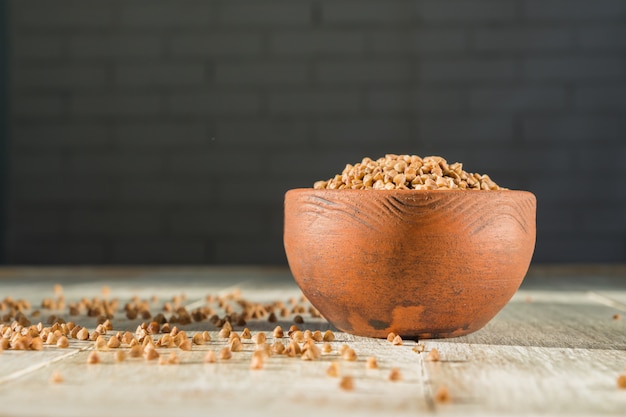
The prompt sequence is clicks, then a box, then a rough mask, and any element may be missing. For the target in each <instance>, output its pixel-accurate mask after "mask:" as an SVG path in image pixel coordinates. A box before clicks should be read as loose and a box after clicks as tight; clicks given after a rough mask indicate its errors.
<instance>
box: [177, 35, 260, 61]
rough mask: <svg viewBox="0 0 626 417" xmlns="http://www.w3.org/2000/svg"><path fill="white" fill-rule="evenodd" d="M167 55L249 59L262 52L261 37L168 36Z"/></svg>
mask: <svg viewBox="0 0 626 417" xmlns="http://www.w3.org/2000/svg"><path fill="white" fill-rule="evenodd" d="M166 48H167V51H168V54H170V55H172V56H175V57H199V58H204V59H206V58H207V57H212V58H214V57H223V56H228V57H239V56H244V57H249V56H255V55H259V54H260V53H261V51H262V43H261V37H260V36H259V35H257V34H250V33H233V34H225V33H219V34H202V35H195V34H194V35H186V34H185V35H170V37H169V38H168V39H167V40H166Z"/></svg>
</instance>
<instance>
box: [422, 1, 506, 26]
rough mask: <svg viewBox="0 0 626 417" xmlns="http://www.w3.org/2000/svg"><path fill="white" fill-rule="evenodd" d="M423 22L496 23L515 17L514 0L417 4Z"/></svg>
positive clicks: (426, 2)
mask: <svg viewBox="0 0 626 417" xmlns="http://www.w3.org/2000/svg"><path fill="white" fill-rule="evenodd" d="M417 7H418V9H419V14H420V16H421V18H422V20H423V21H424V22H433V21H471V22H477V21H497V20H511V19H513V18H515V17H516V9H517V2H516V1H515V0H473V1H465V0H426V1H422V2H420V3H419V4H418V6H417Z"/></svg>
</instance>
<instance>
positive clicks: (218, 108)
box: [168, 92, 260, 116]
mask: <svg viewBox="0 0 626 417" xmlns="http://www.w3.org/2000/svg"><path fill="white" fill-rule="evenodd" d="M168 105H169V107H168V110H169V111H170V112H171V113H172V114H179V115H180V114H186V115H201V116H212V115H216V116H217V115H249V114H255V113H258V111H259V108H260V99H259V96H258V95H256V94H252V93H234V92H233V93H222V92H219V93H217V92H216V93H190V94H172V95H171V96H170V97H169V101H168Z"/></svg>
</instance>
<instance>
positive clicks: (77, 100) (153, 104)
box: [70, 92, 162, 117]
mask: <svg viewBox="0 0 626 417" xmlns="http://www.w3.org/2000/svg"><path fill="white" fill-rule="evenodd" d="M161 109H162V103H161V97H160V95H158V94H152V93H145V94H133V93H124V92H120V93H114V94H107V93H104V94H102V93H101V94H80V95H78V94H77V95H75V96H73V97H72V98H71V101H70V112H71V113H72V114H74V115H80V116H118V117H119V116H147V115H156V114H159V112H160V111H161Z"/></svg>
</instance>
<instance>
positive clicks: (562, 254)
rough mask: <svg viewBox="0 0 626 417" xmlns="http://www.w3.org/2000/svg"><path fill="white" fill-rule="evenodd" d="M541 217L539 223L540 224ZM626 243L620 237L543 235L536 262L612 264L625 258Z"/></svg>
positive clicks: (535, 256)
mask: <svg viewBox="0 0 626 417" xmlns="http://www.w3.org/2000/svg"><path fill="white" fill-rule="evenodd" d="M539 221H540V220H539V217H538V220H537V222H538V223H539ZM623 254H624V242H623V241H622V240H621V238H619V237H615V235H613V236H609V235H605V236H597V235H596V236H594V235H592V236H580V234H578V236H571V235H565V236H564V234H563V233H559V234H556V233H554V234H550V235H548V234H543V235H542V236H541V239H537V246H536V248H535V255H534V256H533V261H534V262H550V263H556V262H568V263H580V262H581V261H582V259H581V256H584V260H585V262H592V263H593V262H611V260H613V259H622V257H623V256H624V255H623Z"/></svg>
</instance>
